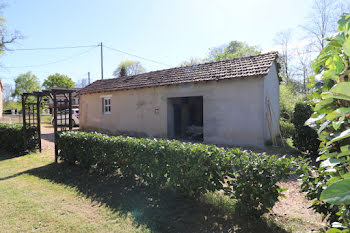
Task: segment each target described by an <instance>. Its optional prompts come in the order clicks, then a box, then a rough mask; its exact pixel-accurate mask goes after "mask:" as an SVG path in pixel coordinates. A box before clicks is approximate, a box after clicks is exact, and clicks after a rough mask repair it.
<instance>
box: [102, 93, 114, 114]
mask: <svg viewBox="0 0 350 233" xmlns="http://www.w3.org/2000/svg"><path fill="white" fill-rule="evenodd" d="M100 98H101V99H102V113H103V114H111V110H112V100H111V99H112V96H111V95H104V96H100Z"/></svg>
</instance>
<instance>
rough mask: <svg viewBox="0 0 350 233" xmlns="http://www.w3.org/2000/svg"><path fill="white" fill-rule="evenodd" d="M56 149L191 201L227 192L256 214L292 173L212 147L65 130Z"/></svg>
mask: <svg viewBox="0 0 350 233" xmlns="http://www.w3.org/2000/svg"><path fill="white" fill-rule="evenodd" d="M58 147H59V150H60V154H59V156H60V158H61V159H62V160H63V161H64V162H67V163H70V164H75V165H77V166H80V167H82V168H84V169H89V170H91V169H92V170H94V171H96V172H99V173H102V174H108V173H113V172H116V171H117V170H118V171H119V172H120V173H121V174H122V175H124V176H137V177H139V178H141V179H142V180H143V181H144V182H145V183H147V184H148V185H151V186H154V187H157V188H161V187H165V186H167V187H170V188H172V189H174V190H176V191H179V192H181V193H183V194H185V195H189V196H193V197H199V196H200V195H201V194H204V193H206V192H208V191H210V192H214V191H218V190H224V191H225V193H226V194H227V195H229V196H232V197H234V198H237V199H238V200H240V202H241V203H242V205H246V206H249V207H247V210H248V211H253V212H254V215H255V216H260V215H261V214H262V213H265V212H267V211H268V209H269V208H271V207H272V206H273V205H274V203H275V202H276V201H277V200H278V196H280V195H281V191H282V190H281V189H280V188H279V186H278V185H276V183H277V182H278V181H280V180H282V179H285V178H286V177H287V176H288V175H289V174H290V173H291V166H290V165H291V163H292V162H293V160H292V159H287V158H277V157H275V156H269V155H266V154H255V153H252V152H247V151H241V150H239V149H231V150H226V149H224V148H219V147H216V146H214V145H204V144H198V143H185V142H179V141H175V140H162V139H159V140H158V139H145V138H139V139H137V138H132V137H122V136H117V137H110V136H106V135H103V134H97V133H85V132H62V133H61V134H60V135H59V139H58ZM224 184H227V185H224Z"/></svg>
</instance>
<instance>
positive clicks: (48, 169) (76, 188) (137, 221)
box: [0, 152, 308, 233]
mask: <svg viewBox="0 0 350 233" xmlns="http://www.w3.org/2000/svg"><path fill="white" fill-rule="evenodd" d="M52 161H53V156H52V155H49V154H45V153H43V154H40V153H32V154H29V155H25V156H19V157H13V156H11V155H8V154H4V153H1V152H0V209H1V210H5V209H6V211H0V229H1V231H2V232H29V231H38V232H269V233H271V232H289V230H290V229H293V231H298V232H300V231H304V229H305V226H303V224H299V225H297V226H296V227H295V226H294V225H293V227H291V226H288V225H286V226H283V225H282V224H280V223H278V222H276V221H273V220H271V219H270V218H269V217H264V218H262V219H260V220H254V219H250V218H249V217H247V216H242V215H240V214H239V213H237V211H236V210H235V203H236V201H235V200H231V199H229V198H228V197H227V196H224V195H222V194H221V193H208V194H206V195H204V196H203V197H202V198H201V199H200V200H194V199H191V198H188V197H185V196H183V195H181V194H178V193H174V192H172V191H171V190H166V189H163V190H157V189H155V188H152V187H148V186H145V185H143V184H142V183H140V182H138V180H130V179H125V178H123V177H119V176H117V175H115V176H112V177H100V176H95V175H94V174H89V173H86V172H84V171H82V170H80V169H78V168H75V167H68V166H66V165H63V164H54V163H52ZM281 222H282V223H283V220H282V221H281ZM298 226H299V227H298ZM306 227H307V226H306ZM285 229H287V230H288V231H286V230H285ZM306 229H308V228H306Z"/></svg>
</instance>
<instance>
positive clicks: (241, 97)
mask: <svg viewBox="0 0 350 233" xmlns="http://www.w3.org/2000/svg"><path fill="white" fill-rule="evenodd" d="M106 95H111V106H112V108H111V114H103V113H102V100H101V97H102V96H106ZM186 96H203V131H204V142H206V143H217V144H229V145H253V146H263V145H264V140H265V139H264V116H263V115H264V79H263V78H249V79H244V80H222V81H218V82H216V81H210V82H201V83H197V84H193V83H191V84H181V85H172V86H166V87H152V88H142V89H134V90H125V91H115V92H106V93H96V94H88V95H82V96H81V97H80V118H81V119H80V125H81V127H82V128H85V129H89V128H90V129H96V128H99V129H102V130H108V131H111V132H115V133H128V134H130V135H139V136H142V135H145V136H150V137H167V135H168V128H169V126H168V125H169V122H171V121H169V119H168V115H169V118H171V117H172V116H171V114H172V112H171V110H170V109H169V107H168V101H167V98H170V97H186ZM271 98H272V97H271Z"/></svg>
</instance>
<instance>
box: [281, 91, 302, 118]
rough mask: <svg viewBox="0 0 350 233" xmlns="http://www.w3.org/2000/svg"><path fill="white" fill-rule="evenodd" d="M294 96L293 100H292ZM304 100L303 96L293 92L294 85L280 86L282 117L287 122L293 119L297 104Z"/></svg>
mask: <svg viewBox="0 0 350 233" xmlns="http://www.w3.org/2000/svg"><path fill="white" fill-rule="evenodd" d="M291 96H293V98H291ZM301 100H302V95H301V94H300V93H298V92H296V91H294V90H293V85H291V84H282V85H280V116H281V118H283V119H284V120H285V121H290V120H291V119H292V115H293V110H294V107H295V104H296V103H297V102H299V101H301Z"/></svg>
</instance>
